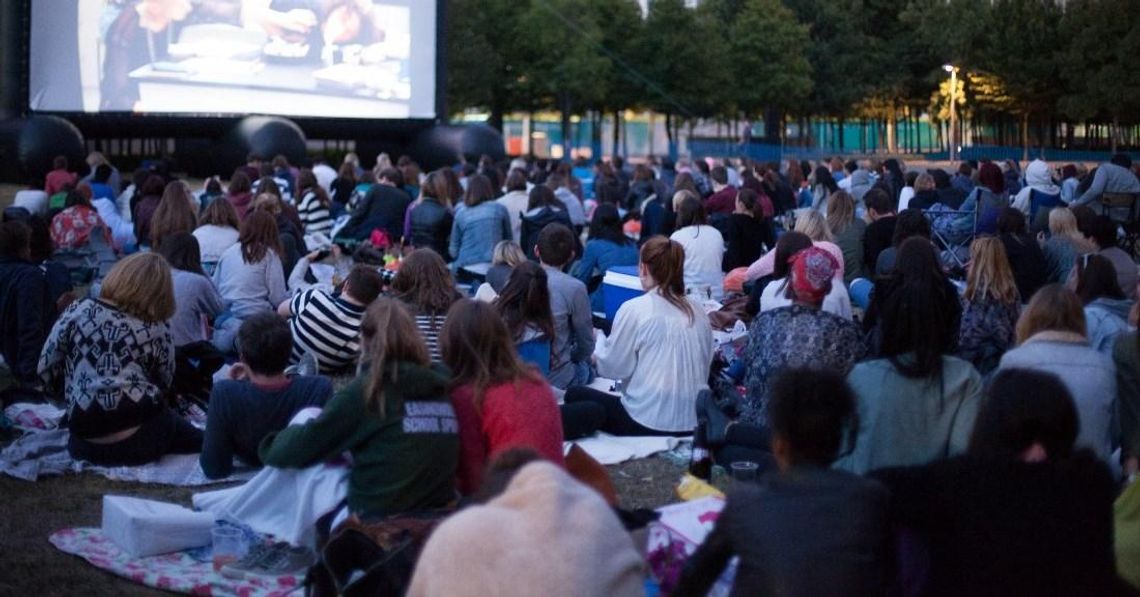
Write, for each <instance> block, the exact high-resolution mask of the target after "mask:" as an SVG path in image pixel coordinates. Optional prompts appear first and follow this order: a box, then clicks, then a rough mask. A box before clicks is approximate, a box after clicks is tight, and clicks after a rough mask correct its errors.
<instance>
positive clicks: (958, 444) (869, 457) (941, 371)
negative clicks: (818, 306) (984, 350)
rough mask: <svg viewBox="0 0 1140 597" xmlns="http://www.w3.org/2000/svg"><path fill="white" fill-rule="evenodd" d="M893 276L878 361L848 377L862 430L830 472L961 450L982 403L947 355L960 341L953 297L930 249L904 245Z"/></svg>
mask: <svg viewBox="0 0 1140 597" xmlns="http://www.w3.org/2000/svg"><path fill="white" fill-rule="evenodd" d="M897 272H898V274H897V278H898V279H897V281H896V282H895V283H894V284H891V285H889V286H887V287H886V290H885V292H884V293H883V294H882V295H881V296H880V295H876V297H875V300H876V302H877V303H878V305H879V312H880V330H881V342H880V345H879V350H878V353H877V356H878V358H877V359H875V360H871V361H864V362H862V363H859V364H858V365H855V367H854V368H853V369H852V370H851V373H850V374H849V375H848V376H847V383H848V384H850V385H851V388H852V389H853V390H854V391H855V395H856V400H857V402H856V410H857V412H858V415H859V425H858V429H857V430H856V432H855V443H854V448H853V450H852V451H851V452H850V453H849V454H846V455H845V456H843V457H842V458H840V459H839V460H838V461H836V463H835V466H836V467H837V468H841V469H844V470H848V471H851V472H853V473H857V474H863V473H866V472H867V471H869V470H873V469H876V468H880V467H884V466H904V465H911V464H925V463H927V462H930V461H932V460H935V459H938V458H944V457H946V456H950V455H954V454H960V453H962V452H964V451H965V449H966V444H967V442H968V440H969V437H970V431H971V430H972V429H973V424H974V417H975V416H976V415H977V412H978V403H979V402H980V401H981V394H982V378H981V376H980V375H978V372H977V371H976V370H975V369H974V366H973V365H971V364H970V363H968V362H966V361H963V360H962V359H959V358H957V357H953V356H950V354H951V353H952V351H953V349H954V345H955V344H956V342H957V339H958V318H957V317H955V314H956V313H957V309H958V305H957V300H956V299H957V297H956V296H954V295H951V296H949V297H948V296H946V294H945V283H944V280H943V278H942V271H941V269H940V267H939V265H938V262H937V261H936V260H935V258H934V254H933V253H932V252H931V251H930V248H929V244H928V243H927V242H926V241H925V240H921V239H911V240H908V241H907V242H905V243H903V246H902V249H901V250H900V251H899V260H898V264H897Z"/></svg>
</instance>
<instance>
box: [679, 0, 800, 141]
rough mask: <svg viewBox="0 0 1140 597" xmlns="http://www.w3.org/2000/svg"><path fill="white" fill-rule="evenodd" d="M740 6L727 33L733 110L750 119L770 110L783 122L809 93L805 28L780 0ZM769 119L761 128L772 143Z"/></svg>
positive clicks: (753, 1)
mask: <svg viewBox="0 0 1140 597" xmlns="http://www.w3.org/2000/svg"><path fill="white" fill-rule="evenodd" d="M740 4H741V5H740V11H739V13H738V14H737V15H736V18H735V19H733V20H732V22H731V23H730V24H729V25H728V30H727V32H726V33H727V37H728V40H729V63H730V64H731V65H732V69H733V72H734V73H735V74H736V84H735V85H733V87H732V90H733V94H732V97H733V99H734V102H733V104H734V107H735V109H736V110H737V111H739V112H740V113H743V114H744V115H745V116H750V117H754V116H757V115H760V114H761V113H763V112H764V111H765V110H770V111H774V112H775V113H776V115H777V116H778V118H779V120H782V119H783V116H784V114H786V113H787V112H788V111H790V110H793V109H795V108H797V107H799V106H801V105H802V104H803V102H804V101H806V100H807V98H808V96H809V94H810V93H811V91H812V79H811V63H810V62H808V59H807V58H806V57H805V56H806V55H807V52H808V48H809V46H810V39H809V37H808V27H807V26H805V25H802V24H800V22H799V21H797V20H796V16H795V14H794V13H793V12H792V11H791V10H789V9H788V8H787V7H785V6H784V5H783V4H781V3H780V1H779V0H743V1H742V2H741V3H740ZM703 6H704V5H702V7H703ZM713 6H715V5H713ZM770 120H771V119H768V118H766V119H765V125H766V127H765V128H767V129H768V134H767V135H766V136H768V137H769V140H772V139H771V132H772V126H771V124H772V123H770V122H769V121H770Z"/></svg>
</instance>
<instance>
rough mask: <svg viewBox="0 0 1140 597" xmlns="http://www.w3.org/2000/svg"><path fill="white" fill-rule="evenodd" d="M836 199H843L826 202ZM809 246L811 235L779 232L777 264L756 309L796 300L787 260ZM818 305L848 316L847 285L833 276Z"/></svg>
mask: <svg viewBox="0 0 1140 597" xmlns="http://www.w3.org/2000/svg"><path fill="white" fill-rule="evenodd" d="M836 203H842V201H837V202H829V203H828V205H835V204H836ZM811 246H812V242H811V239H810V238H808V236H807V235H806V234H802V233H800V232H786V233H784V234H783V235H781V236H780V240H778V241H776V250H775V253H776V266H775V269H774V270H773V271H772V280H771V281H770V282H768V284H767V285H766V286H764V290H763V291H762V292H761V293H760V311H759V312H761V313H763V312H765V311H771V310H772V309H779V308H780V307H787V306H790V305H791V304H792V303H793V302H795V301H794V299H795V296H794V292H793V291H792V287H791V280H790V279H789V273H791V264H790V260H791V259H792V257H793V256H794V255H795V254H796V253H799V252H800V251H802V250H804V249H806V248H808V247H811ZM821 309H822V310H823V311H824V312H826V313H831V314H833V315H838V316H839V317H842V318H844V319H847V320H850V319H851V315H852V313H851V299H850V297H848V295H847V287H846V286H844V285H843V284H839V283H838V280H834V281H833V283H832V284H831V290H830V291H828V293H827V296H826V297H824V299H823V306H822V307H821Z"/></svg>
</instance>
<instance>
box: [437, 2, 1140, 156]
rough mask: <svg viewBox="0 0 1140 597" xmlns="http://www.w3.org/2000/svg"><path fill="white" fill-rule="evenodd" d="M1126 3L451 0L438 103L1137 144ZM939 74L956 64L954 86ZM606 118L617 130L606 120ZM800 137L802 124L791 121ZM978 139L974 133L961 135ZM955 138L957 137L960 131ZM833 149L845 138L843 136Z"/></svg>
mask: <svg viewBox="0 0 1140 597" xmlns="http://www.w3.org/2000/svg"><path fill="white" fill-rule="evenodd" d="M1132 1H1133V0H1069V2H1067V3H1066V4H1065V5H1064V6H1062V5H1060V4H1058V3H1057V2H1055V1H1054V0H950V1H949V2H948V1H947V0H703V1H702V2H700V3H699V6H698V7H697V8H695V9H693V8H687V7H686V3H685V1H684V0H650V2H649V11H648V14H647V15H644V16H643V15H642V13H641V9H640V7H639V5H638V3H637V2H636V0H451V1H450V9H449V21H448V31H447V35H448V57H449V63H448V70H447V93H448V101H449V107H450V109H451V110H452V111H454V112H458V111H460V110H464V109H467V108H477V109H482V110H486V111H488V112H489V113H490V115H491V117H490V123H491V124H492V126H496V127H498V128H501V127H502V120H503V116H504V114H506V113H509V112H518V111H522V112H530V111H536V110H553V111H557V112H559V113H561V114H562V127H563V138H564V139H569V138H570V122H571V117H572V116H581V117H583V118H589V119H591V121H592V122H594V123H595V124H596V126H594V127H592V129H593V131H594V135H595V139H594V141H595V142H596V143H597V142H599V141H600V139H598V138H597V137H598V136H600V135H601V134H602V131H601V126H600V124H601V122H602V119H603V117H604V116H605V115H611V114H613V115H617V114H620V113H621V112H622V111H624V110H626V109H650V110H653V111H655V112H657V113H659V114H662V115H663V116H664V118H665V121H666V131H667V134H668V136H669V139H670V141H671V142H673V141H675V140H676V138H677V136H678V133H679V131H681V130H682V127H685V126H687V125H691V124H692V123H694V122H696V121H698V120H721V121H725V122H728V121H738V120H743V119H751V120H763V122H764V123H765V135H764V136H765V137H766V138H767V139H769V140H773V141H774V140H777V139H778V137H779V135H780V134H781V132H782V131H783V130H784V126H783V125H784V124H785V123H786V122H788V121H789V120H792V121H796V122H800V123H801V124H804V125H806V124H808V123H809V122H810V121H812V120H813V119H814V120H817V121H818V120H819V119H823V120H826V121H828V122H832V123H837V124H839V125H840V126H838V127H837V130H838V133H839V135H842V134H843V133H842V131H843V126H842V124H843V122H844V121H847V120H853V119H858V120H862V121H866V120H875V121H879V122H881V123H882V124H883V126H882V127H881V130H882V131H883V133H882V134H883V136H884V139H883V140H882V141H883V142H882V145H883V146H885V147H887V148H888V150H891V151H896V150H897V149H898V147H899V140H898V138H897V137H898V128H897V124H898V123H899V122H900V121H901V122H917V119H918V116H919V115H922V114H927V115H929V118H930V120H931V122H932V123H933V124H935V125H936V126H938V127H941V126H943V124H944V122H945V121H946V120H947V116H948V112H949V103H950V101H951V97H954V98H955V100H956V101H957V102H958V105H957V108H958V113H959V114H960V115H961V116H962V117H963V119H962V120H963V121H964V122H970V123H972V125H973V126H975V127H978V125H979V124H981V125H984V129H985V131H986V132H987V134H988V135H989V137H990V138H991V139H992V140H993V141H994V142H1002V143H1004V144H1009V145H1020V146H1023V147H1026V148H1027V149H1028V148H1032V147H1039V146H1040V147H1044V146H1061V145H1064V146H1069V147H1071V146H1074V145H1075V144H1076V139H1075V134H1076V133H1075V125H1080V124H1084V125H1086V130H1087V131H1090V132H1088V133H1086V136H1087V137H1091V136H1093V135H1101V137H1099V139H1098V141H1099V142H1100V143H1101V144H1102V145H1106V146H1107V145H1111V147H1112V149H1113V150H1115V149H1116V147H1117V145H1118V144H1129V145H1131V144H1134V143H1135V142H1136V141H1135V139H1133V138H1132V137H1133V134H1134V132H1135V130H1136V127H1135V125H1136V124H1137V123H1140V68H1136V66H1135V65H1134V64H1133V63H1134V61H1135V60H1136V57H1138V56H1140V12H1138V11H1136V10H1135V6H1134V4H1133V3H1132ZM944 64H953V65H955V66H958V67H959V68H960V73H961V76H960V79H959V81H960V83H959V88H958V89H953V90H952V89H950V85H949V82H948V81H947V78H946V73H945V72H944V71H943V69H942V66H943V65H944ZM618 120H619V119H618V118H614V122H615V132H614V134H615V136H616V134H617V133H616V123H617V122H618ZM805 128H806V127H805ZM980 130H982V129H980V128H976V129H975V131H980ZM959 138H960V137H959ZM839 142H840V144H842V139H840V140H839Z"/></svg>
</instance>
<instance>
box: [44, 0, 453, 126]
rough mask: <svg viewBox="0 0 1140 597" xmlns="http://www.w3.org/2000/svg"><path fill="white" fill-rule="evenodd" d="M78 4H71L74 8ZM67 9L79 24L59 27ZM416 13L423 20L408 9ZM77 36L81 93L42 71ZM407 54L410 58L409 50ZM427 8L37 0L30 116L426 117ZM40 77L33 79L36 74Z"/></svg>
mask: <svg viewBox="0 0 1140 597" xmlns="http://www.w3.org/2000/svg"><path fill="white" fill-rule="evenodd" d="M76 2H77V4H76ZM52 5H57V6H58V5H69V6H64V7H63V8H72V11H71V13H70V14H73V15H74V16H75V20H76V21H77V22H78V26H77V27H71V28H67V27H60V26H59V25H60V23H59V21H60V20H61V19H63V18H67V17H66V16H65V15H67V14H68V11H66V10H62V11H53V10H51V7H52ZM417 12H419V13H420V14H415V13H417ZM69 32H70V33H74V34H76V35H78V39H77V43H75V45H76V46H77V49H78V52H77V53H78V64H79V67H78V71H79V72H78V79H79V81H78V85H77V87H78V89H68V88H67V87H68V85H65V84H63V83H61V82H60V81H54V80H51V79H50V78H46V77H44V76H43V73H50V72H57V73H58V72H61V69H62V70H64V71H66V66H62V67H61V68H60V69H53V68H52V66H53V64H54V62H55V61H59V60H63V59H64V56H65V55H66V52H57V51H53V46H59V47H67V46H68V45H69V44H67V43H56V42H61V41H62V42H69V41H72V40H67V39H62V40H61V37H63V36H66V35H68V34H69ZM414 53H415V54H414ZM434 55H435V2H434V1H426V0H402V1H401V0H386V1H385V0H379V1H376V0H71V2H66V1H63V2H61V1H59V0H49V1H47V2H35V3H33V12H32V52H31V63H32V73H31V85H30V97H29V104H30V107H31V108H32V109H33V110H56V111H84V112H138V113H156V114H157V113H163V114H187V113H190V114H194V113H197V114H247V113H259V114H281V115H294V116H316V117H347V118H414V117H426V118H430V117H433V116H434V115H435V114H434V107H435V106H434V85H435V81H434V78H435V71H434V67H435V65H434ZM37 71H38V73H37Z"/></svg>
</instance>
